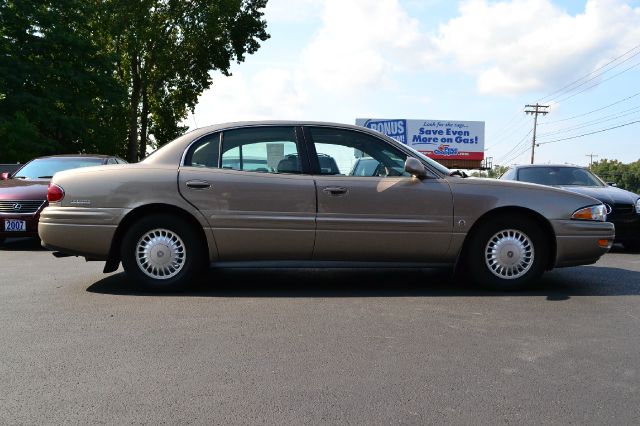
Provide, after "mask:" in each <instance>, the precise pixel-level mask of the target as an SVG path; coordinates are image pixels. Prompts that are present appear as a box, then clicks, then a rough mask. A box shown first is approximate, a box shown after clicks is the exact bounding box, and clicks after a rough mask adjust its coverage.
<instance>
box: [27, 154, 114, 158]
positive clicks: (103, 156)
mask: <svg viewBox="0 0 640 426" xmlns="http://www.w3.org/2000/svg"><path fill="white" fill-rule="evenodd" d="M112 157H115V155H105V154H58V155H45V156H43V157H38V158H102V159H105V158H112Z"/></svg>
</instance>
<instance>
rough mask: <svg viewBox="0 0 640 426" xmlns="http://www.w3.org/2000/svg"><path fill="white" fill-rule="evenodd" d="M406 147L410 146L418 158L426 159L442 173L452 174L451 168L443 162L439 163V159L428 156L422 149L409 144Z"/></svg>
mask: <svg viewBox="0 0 640 426" xmlns="http://www.w3.org/2000/svg"><path fill="white" fill-rule="evenodd" d="M405 147H407V148H409V150H410V151H411V152H413V153H414V154H415V155H416V156H417V157H418V158H420V159H421V160H424V161H426V162H427V163H428V164H429V165H430V166H432V167H433V168H434V169H436V170H438V171H439V172H440V173H442V174H444V175H446V176H449V175H450V174H451V170H449V169H447V168H446V167H445V166H443V165H442V164H440V163H438V162H437V161H435V160H433V159H431V158H429V157H427V156H426V155H424V154H423V153H421V152H420V151H417V150H416V149H415V148H413V147H410V146H409V145H405Z"/></svg>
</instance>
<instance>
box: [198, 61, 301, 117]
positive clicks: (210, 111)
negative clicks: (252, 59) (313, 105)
mask: <svg viewBox="0 0 640 426" xmlns="http://www.w3.org/2000/svg"><path fill="white" fill-rule="evenodd" d="M304 101H305V96H304V94H302V93H300V91H299V90H298V89H297V88H296V82H295V80H294V76H293V73H292V72H291V71H290V70H286V69H279V68H266V69H264V70H261V71H259V72H258V73H256V74H254V75H253V76H247V75H245V74H244V73H242V72H240V71H236V72H234V74H233V75H232V76H231V77H224V76H222V75H217V76H215V77H214V79H213V85H212V87H211V89H209V90H207V91H206V92H205V93H204V94H203V95H202V96H201V97H200V100H199V103H198V105H197V107H196V111H195V116H196V121H197V124H198V126H199V127H202V126H206V125H209V124H214V123H222V122H228V121H243V120H267V119H281V118H302V117H301V113H302V104H303V103H304Z"/></svg>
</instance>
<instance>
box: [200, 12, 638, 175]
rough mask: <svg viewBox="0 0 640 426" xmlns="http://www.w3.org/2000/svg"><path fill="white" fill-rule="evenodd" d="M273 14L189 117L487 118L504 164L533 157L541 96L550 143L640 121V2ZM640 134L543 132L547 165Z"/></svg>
mask: <svg viewBox="0 0 640 426" xmlns="http://www.w3.org/2000/svg"><path fill="white" fill-rule="evenodd" d="M265 13H266V15H265V16H266V19H267V23H268V31H269V33H270V34H271V38H270V39H269V40H268V41H266V42H265V43H263V45H262V47H261V49H260V50H259V51H258V52H257V53H256V54H254V55H251V56H248V57H247V59H246V61H245V62H244V63H242V64H240V65H234V67H233V68H232V72H233V76H231V77H224V76H222V75H220V74H214V83H213V86H212V88H211V89H209V90H208V91H206V92H205V93H203V95H202V96H201V98H200V101H199V104H198V106H197V107H196V110H195V113H194V115H193V116H192V117H190V118H189V120H188V121H187V124H189V125H190V126H193V127H195V126H196V125H197V126H200V127H201V126H204V125H208V124H215V123H221V122H227V121H241V120H256V119H304V120H320V121H335V122H342V123H351V124H353V123H354V122H355V119H356V118H357V117H376V118H407V119H438V120H472V121H484V122H485V123H486V136H485V148H486V153H485V155H486V156H487V157H493V162H494V164H501V165H502V164H517V163H525V162H528V161H529V156H530V149H527V147H530V145H531V135H530V131H531V128H532V126H533V119H532V117H531V116H526V115H525V114H524V112H523V109H524V105H525V104H528V103H535V102H536V101H538V100H542V101H543V102H544V103H548V104H550V105H551V108H550V113H549V114H548V115H547V116H545V117H540V121H539V123H540V125H539V127H538V134H539V137H538V141H539V142H549V141H555V140H558V139H562V138H567V137H573V136H578V135H581V134H584V133H589V132H593V131H598V130H601V129H605V128H609V127H614V126H618V125H624V124H626V123H630V122H633V121H640V94H638V95H637V96H634V97H631V98H630V99H626V100H623V99H625V98H627V97H630V96H632V95H634V94H636V93H640V0H628V1H624V0H589V1H584V0H582V1H578V0H566V1H559V0H556V1H550V0H510V1H485V0H469V1H460V2H455V1H448V0H422V1H420V0H403V1H402V0H376V1H371V0H296V1H291V0H270V1H269V5H268V6H267V9H266V10H265ZM625 53H626V54H625ZM634 55H635V56H634ZM616 58H618V59H617V60H615V59H616ZM612 60H615V61H614V62H612V63H610V64H609V65H607V63H609V62H610V61H612ZM602 67H604V68H602ZM616 74H618V75H616ZM584 76H586V77H585V78H583V79H582V80H578V79H580V78H582V77H584ZM576 80H578V81H577V82H576V83H575V84H574V85H573V86H570V87H568V88H566V89H565V90H563V91H561V92H560V93H555V94H554V92H556V91H557V90H558V89H560V88H562V87H564V86H566V85H567V84H570V83H572V82H574V81H576ZM592 86H593V87H592ZM577 92H581V93H577ZM549 95H551V96H549ZM615 102H619V103H616V104H615V105H611V104H613V103H615ZM609 105H611V106H609ZM635 107H638V108H636V109H634V108H635ZM601 108H602V109H601ZM598 109H600V110H599V111H594V110H598ZM592 111H593V112H592ZM575 116H579V117H575ZM572 117H575V118H572ZM638 134H640V123H635V124H630V125H626V126H624V127H620V128H618V129H614V130H610V131H606V132H602V133H598V134H594V135H590V136H584V137H579V138H575V139H570V140H565V141H559V142H552V143H547V144H541V145H540V146H539V147H538V148H536V163H547V162H552V163H564V162H567V163H572V164H582V165H585V164H588V161H589V158H588V157H587V156H586V155H587V154H595V155H598V156H599V157H597V158H596V159H603V158H609V159H618V160H620V161H623V162H631V161H636V160H638V159H639V158H640V138H638V136H637V135H638Z"/></svg>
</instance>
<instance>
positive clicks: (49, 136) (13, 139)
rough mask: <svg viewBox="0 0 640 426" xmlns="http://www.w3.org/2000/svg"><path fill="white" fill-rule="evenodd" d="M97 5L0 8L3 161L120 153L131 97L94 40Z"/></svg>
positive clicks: (43, 1) (76, 0) (58, 0)
mask: <svg viewBox="0 0 640 426" xmlns="http://www.w3.org/2000/svg"><path fill="white" fill-rule="evenodd" d="M97 12H98V10H97V8H96V7H95V4H93V3H92V2H86V1H82V0H31V1H12V0H8V1H7V0H5V1H2V2H0V161H3V162H4V161H6V162H13V161H21V162H24V161H26V160H29V159H30V158H33V157H35V156H39V155H45V154H52V153H78V152H102V153H115V152H117V150H118V146H117V144H116V143H114V141H117V140H122V138H123V135H124V132H125V131H126V122H125V121H124V120H123V119H122V117H123V112H124V110H123V108H122V106H123V105H124V99H126V92H125V90H124V88H123V87H122V86H121V85H120V83H119V82H118V80H117V79H116V78H115V75H114V74H113V71H112V70H113V66H112V64H113V58H111V57H109V55H106V54H105V53H104V51H103V49H101V46H99V45H98V44H96V42H95V40H94V39H93V37H92V34H93V33H94V28H93V27H92V23H93V22H95V20H96V18H97Z"/></svg>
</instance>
